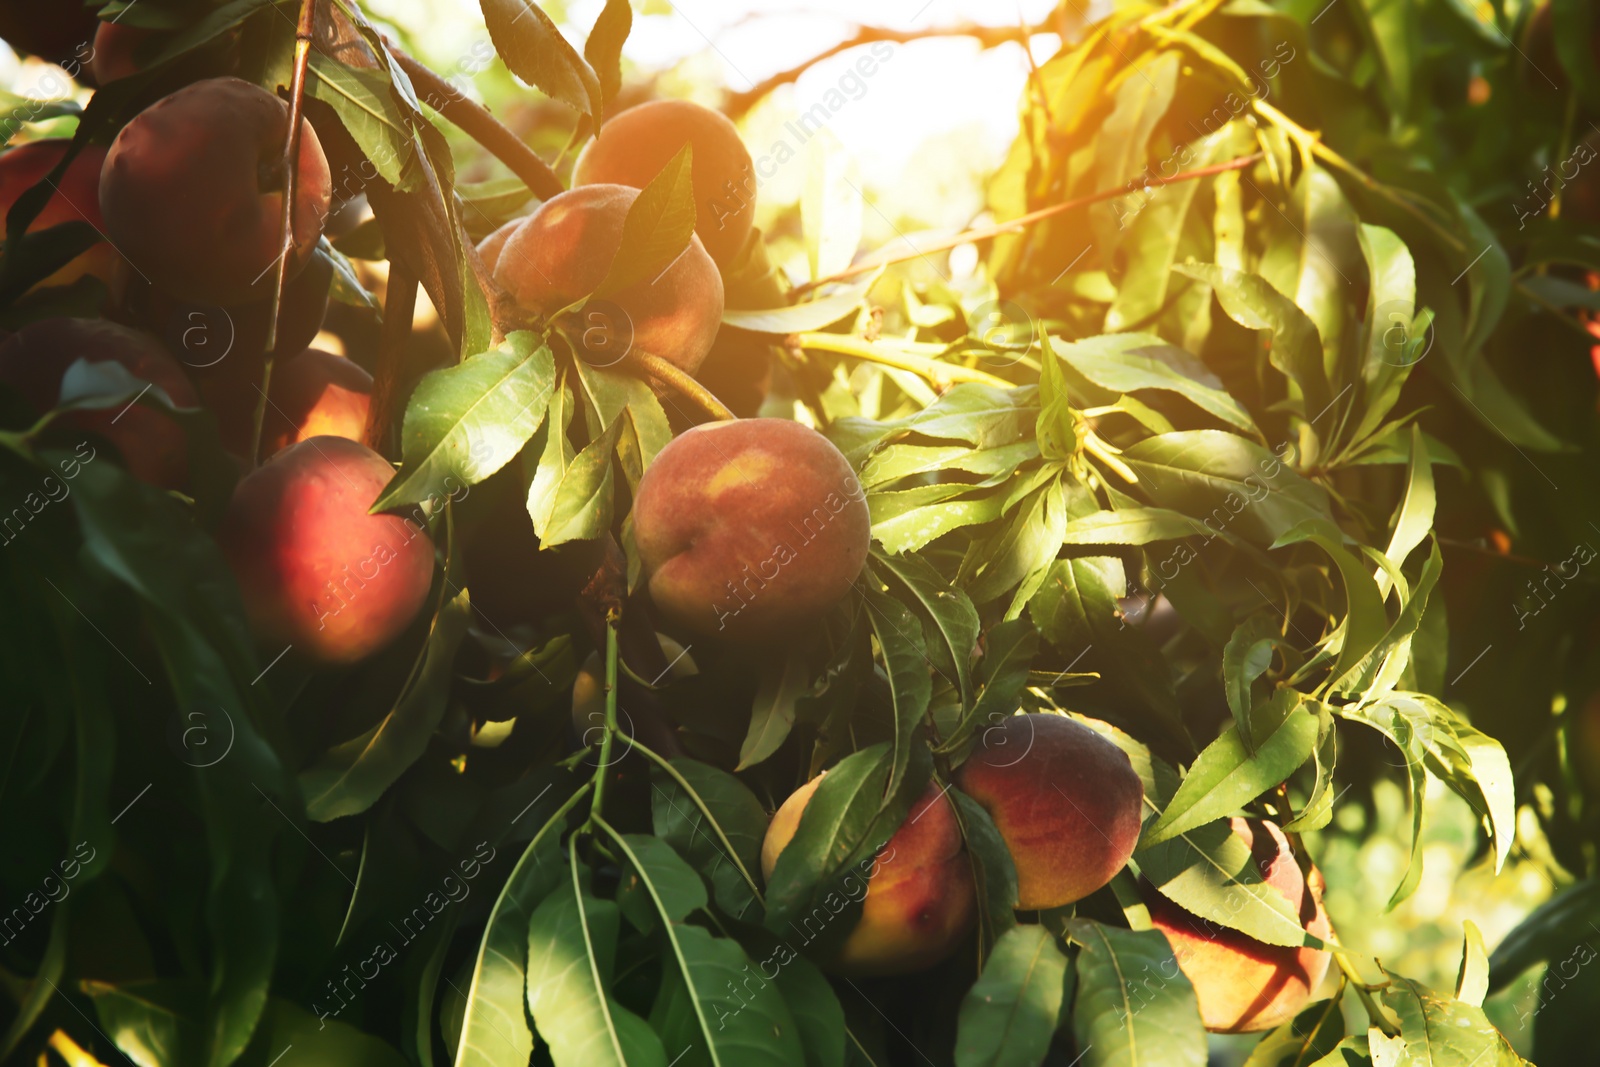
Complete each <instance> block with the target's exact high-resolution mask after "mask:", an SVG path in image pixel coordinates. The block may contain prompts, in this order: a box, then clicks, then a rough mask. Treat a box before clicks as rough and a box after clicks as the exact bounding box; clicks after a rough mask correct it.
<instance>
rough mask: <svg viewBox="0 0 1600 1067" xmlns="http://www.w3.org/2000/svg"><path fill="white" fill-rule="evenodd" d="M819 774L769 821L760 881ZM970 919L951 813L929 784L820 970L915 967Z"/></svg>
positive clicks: (947, 946) (935, 958) (971, 901)
mask: <svg viewBox="0 0 1600 1067" xmlns="http://www.w3.org/2000/svg"><path fill="white" fill-rule="evenodd" d="M826 773H827V772H823V774H822V775H818V776H817V777H815V778H813V779H812V780H811V781H809V782H807V783H806V784H805V785H803V786H801V787H800V788H799V789H797V790H795V791H794V793H793V794H791V795H790V797H789V799H788V800H785V801H784V802H783V804H782V805H781V806H780V807H779V808H778V810H777V812H776V814H774V815H773V816H772V823H771V824H770V825H769V826H768V827H767V836H766V838H765V839H764V840H763V841H762V842H761V873H762V876H763V877H764V878H771V877H772V869H773V868H774V867H775V866H777V863H778V856H779V854H780V853H782V852H783V850H784V848H785V846H787V845H788V844H789V842H790V840H791V839H793V837H794V835H795V831H796V830H797V829H799V826H800V816H801V813H802V812H804V811H805V808H806V805H807V804H809V803H810V801H811V797H812V794H814V793H815V792H816V791H817V786H818V785H820V784H821V783H822V779H823V777H824V775H825V774H826ZM976 915H977V892H976V889H975V885H974V882H973V878H972V866H971V864H970V862H969V860H968V858H967V853H966V849H965V848H964V847H963V844H962V840H961V827H960V825H959V824H958V823H957V822H956V815H955V808H954V806H953V805H952V804H951V803H950V798H949V797H948V796H946V795H945V793H944V791H943V790H941V789H940V788H939V786H938V784H937V783H934V782H929V783H928V787H927V789H925V790H923V792H922V795H921V796H920V797H918V798H917V801H916V802H915V803H914V804H912V805H911V811H910V812H909V813H908V814H907V816H906V821H905V822H903V823H901V824H900V828H899V829H898V830H896V831H895V832H894V836H893V837H891V838H889V842H888V844H886V845H884V847H883V849H882V851H880V852H879V853H878V856H877V858H876V860H874V862H873V864H872V868H871V876H870V877H869V878H868V880H867V888H866V896H865V897H864V898H861V917H860V919H859V920H858V921H857V922H856V925H855V928H854V929H852V930H851V931H850V934H849V936H848V937H846V938H845V940H844V943H843V944H842V945H841V946H840V947H839V950H838V953H837V955H835V956H834V957H833V958H832V959H831V960H829V961H828V966H829V967H830V968H831V969H833V970H836V971H838V972H840V973H841V974H848V975H891V974H907V973H909V972H911V971H920V970H923V969H925V968H927V967H931V966H933V965H934V964H935V963H938V962H939V961H940V960H942V959H944V958H945V957H946V956H948V955H950V953H951V952H952V951H953V950H954V949H955V947H956V945H957V944H959V943H960V941H961V939H962V937H964V936H965V935H966V933H967V931H968V930H969V929H970V928H971V926H972V922H973V919H974V917H975V916H976Z"/></svg>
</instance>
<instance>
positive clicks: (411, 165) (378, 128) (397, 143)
mask: <svg viewBox="0 0 1600 1067" xmlns="http://www.w3.org/2000/svg"><path fill="white" fill-rule="evenodd" d="M309 72H310V77H309V78H307V79H306V92H307V94H308V95H310V96H312V97H314V98H316V99H318V100H321V101H322V102H323V103H325V104H327V105H328V106H329V107H330V108H332V109H333V110H334V112H335V113H336V114H337V115H338V116H339V121H340V123H341V124H342V125H343V126H344V128H345V130H347V131H348V132H349V134H350V137H351V139H352V140H354V141H355V143H356V147H357V148H359V149H360V150H361V154H362V156H363V157H365V159H366V160H367V161H369V162H368V163H367V165H368V166H370V167H371V168H372V170H373V173H374V174H375V175H376V177H378V178H381V179H382V180H383V181H385V182H387V183H389V184H390V185H392V186H394V187H395V188H397V189H406V190H410V189H415V188H417V187H418V185H419V184H420V181H421V177H422V171H421V169H420V168H419V167H418V165H417V157H418V156H419V155H420V152H421V147H420V146H419V145H418V144H417V141H416V138H415V137H414V136H413V135H412V133H411V128H410V126H409V124H408V123H407V120H406V117H405V114H404V113H403V112H402V111H401V109H400V105H399V104H398V103H397V102H396V100H395V97H394V94H393V93H392V92H391V87H392V83H391V82H390V80H389V77H388V75H387V73H386V72H384V71H382V70H379V69H375V68H373V69H367V68H359V67H353V66H350V65H348V64H345V63H341V62H339V61H338V60H336V59H333V58H332V57H330V56H327V55H324V54H323V53H322V52H320V51H318V50H317V49H312V50H311V59H310V66H309Z"/></svg>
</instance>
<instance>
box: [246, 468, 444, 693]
mask: <svg viewBox="0 0 1600 1067" xmlns="http://www.w3.org/2000/svg"><path fill="white" fill-rule="evenodd" d="M393 474H394V468H393V467H391V466H390V465H389V461H388V460H386V459H384V458H383V457H382V456H380V455H378V454H377V453H376V452H374V451H372V450H371V449H369V448H367V447H366V446H365V445H361V444H358V443H356V442H355V441H350V440H347V439H345V438H343V437H312V438H309V439H308V440H305V441H301V442H300V443H299V444H295V445H290V446H289V447H288V448H286V449H284V450H283V451H282V452H279V453H278V454H277V455H276V456H274V457H272V459H270V460H268V461H267V462H266V463H264V464H262V466H261V467H259V468H258V469H257V470H255V471H254V472H253V473H251V474H249V475H248V476H246V477H245V478H244V479H243V480H242V481H240V482H239V485H238V488H237V489H235V490H234V496H233V501H232V503H231V505H230V506H229V509H228V514H227V516H226V517H225V518H224V520H223V523H222V528H221V530H220V531H219V533H218V540H219V541H220V542H221V544H222V547H223V551H224V552H225V553H226V555H227V557H228V562H229V565H230V566H231V567H232V568H233V573H234V576H235V577H236V578H237V579H238V582H239V589H240V592H241V593H242V594H243V595H244V604H245V613H246V615H247V616H248V617H249V620H250V625H251V629H252V631H253V632H254V633H255V634H256V637H257V638H258V639H259V640H260V641H261V642H262V643H263V644H265V645H267V646H269V647H271V646H276V647H275V648H274V649H273V651H274V654H276V651H277V649H278V648H281V647H282V646H283V645H292V646H293V647H294V649H295V651H296V652H297V653H298V654H299V655H301V656H303V657H306V658H308V659H310V660H311V661H313V662H317V663H323V664H339V663H354V662H355V661H357V660H360V659H364V658H365V657H367V656H369V655H371V654H372V653H373V652H376V651H377V650H378V649H380V648H382V647H383V646H385V645H387V644H388V643H389V642H391V641H393V640H394V639H395V638H396V637H398V636H399V635H400V632H401V631H402V630H404V629H405V628H406V627H407V626H408V625H410V623H411V621H412V619H414V618H415V617H416V615H417V612H418V610H420V609H421V607H422V602H423V600H424V599H425V598H426V596H427V593H428V587H429V585H430V584H431V582H432V580H433V543H432V542H431V541H430V540H429V539H428V535H427V532H426V531H425V530H423V529H422V528H420V527H418V526H416V525H414V524H412V523H411V522H409V521H407V520H406V519H402V518H400V517H399V516H396V515H389V514H383V515H369V514H367V509H368V508H369V507H371V506H372V502H373V501H374V500H376V499H377V497H378V494H379V493H380V492H381V491H382V490H383V487H384V486H385V485H387V484H388V483H389V479H390V478H391V477H392V476H393Z"/></svg>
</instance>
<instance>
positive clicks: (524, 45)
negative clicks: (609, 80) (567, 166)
mask: <svg viewBox="0 0 1600 1067" xmlns="http://www.w3.org/2000/svg"><path fill="white" fill-rule="evenodd" d="M479 3H480V4H481V5H482V7H483V21H484V22H485V23H487V24H488V27H489V39H490V40H491V41H493V42H494V50H495V51H496V52H498V53H499V54H500V58H501V59H502V60H504V61H505V64H506V67H507V68H508V69H509V70H510V71H511V73H513V74H515V75H516V76H517V77H519V78H521V79H522V80H523V81H525V82H527V83H528V84H529V85H532V86H534V87H535V88H537V89H538V90H539V91H540V92H542V93H544V94H545V95H546V96H548V97H551V98H552V99H555V100H559V101H561V102H562V103H563V104H566V105H567V106H568V107H571V108H576V109H577V110H578V111H581V112H582V113H584V114H585V115H592V116H595V117H596V118H598V117H599V116H600V114H601V113H602V111H603V109H604V106H605V93H604V91H603V90H602V89H601V87H600V78H599V76H598V75H596V74H595V72H594V68H592V67H590V66H589V64H588V62H587V61H586V60H585V59H584V58H583V57H582V56H580V55H579V54H578V52H577V49H575V48H573V47H572V45H570V44H568V43H567V39H566V38H565V37H563V36H561V31H560V30H559V29H557V28H556V24H555V23H554V22H552V21H551V19H550V16H549V15H546V14H545V13H544V11H543V9H541V8H540V7H539V5H538V4H536V3H534V2H533V0H479Z"/></svg>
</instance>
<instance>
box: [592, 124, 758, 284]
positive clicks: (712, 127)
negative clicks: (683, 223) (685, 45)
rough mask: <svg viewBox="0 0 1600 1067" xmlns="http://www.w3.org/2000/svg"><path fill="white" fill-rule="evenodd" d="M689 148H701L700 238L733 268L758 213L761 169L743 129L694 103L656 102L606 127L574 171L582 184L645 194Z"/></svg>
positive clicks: (697, 172)
mask: <svg viewBox="0 0 1600 1067" xmlns="http://www.w3.org/2000/svg"><path fill="white" fill-rule="evenodd" d="M685 144H690V145H693V146H694V148H693V153H694V157H693V163H692V166H693V183H694V206H695V215H696V221H695V232H696V233H698V234H699V235H700V240H702V241H704V242H705V246H706V251H707V252H709V253H710V254H711V258H712V259H714V260H716V261H717V263H718V264H721V265H726V264H728V263H730V262H732V261H733V258H734V257H735V256H737V255H738V254H739V250H740V249H741V248H743V247H744V243H745V239H746V238H747V237H748V236H749V235H750V224H751V222H752V220H753V219H754V218H755V213H756V180H755V168H754V166H753V165H752V163H751V161H750V152H749V150H748V149H746V148H745V146H744V141H743V140H741V139H740V137H739V128H738V127H737V126H735V125H734V124H733V123H732V122H731V121H729V119H728V117H727V116H726V115H723V114H722V113H721V112H719V111H712V110H711V109H710V108H708V107H702V106H701V105H699V104H695V103H691V102H690V101H688V100H652V101H650V102H648V103H644V104H640V105H638V106H637V107H630V108H629V109H628V110H626V111H623V112H621V113H619V114H618V115H617V116H616V117H615V118H612V119H608V120H607V121H606V122H605V124H604V125H602V126H601V127H600V132H599V134H598V135H597V136H596V137H595V139H594V140H592V141H590V142H589V144H588V145H587V146H585V148H584V150H583V152H582V153H581V154H580V155H579V156H578V162H577V163H576V164H575V165H574V166H573V170H572V181H573V184H574V185H597V184H615V185H631V186H633V187H634V188H636V189H643V188H644V187H645V186H646V185H648V184H650V181H651V179H653V178H655V176H656V175H657V174H660V173H661V170H662V168H663V167H665V166H666V165H667V164H668V163H669V162H671V161H672V157H673V156H675V155H677V154H678V153H679V152H680V151H682V149H683V146H684V145H685Z"/></svg>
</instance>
